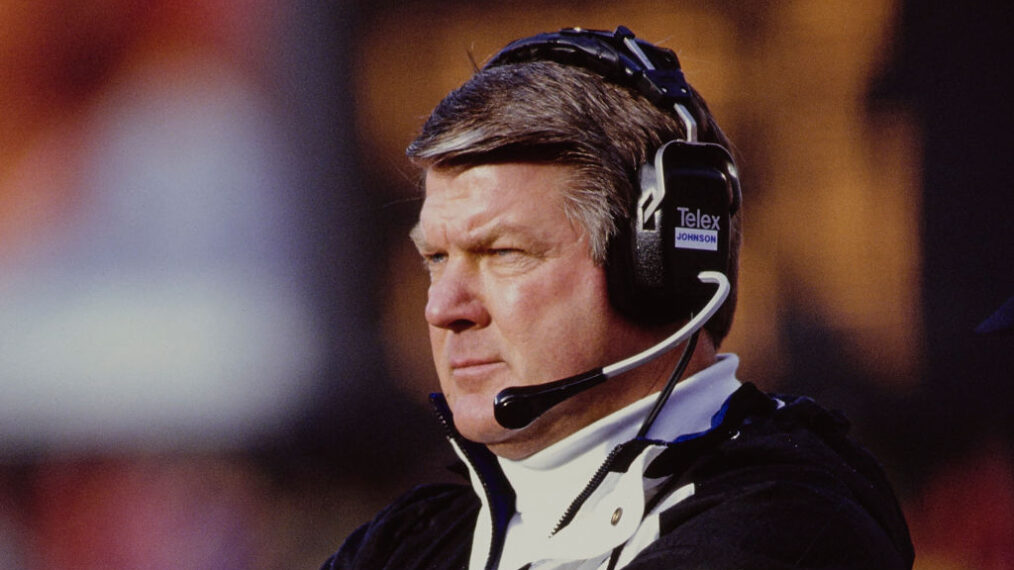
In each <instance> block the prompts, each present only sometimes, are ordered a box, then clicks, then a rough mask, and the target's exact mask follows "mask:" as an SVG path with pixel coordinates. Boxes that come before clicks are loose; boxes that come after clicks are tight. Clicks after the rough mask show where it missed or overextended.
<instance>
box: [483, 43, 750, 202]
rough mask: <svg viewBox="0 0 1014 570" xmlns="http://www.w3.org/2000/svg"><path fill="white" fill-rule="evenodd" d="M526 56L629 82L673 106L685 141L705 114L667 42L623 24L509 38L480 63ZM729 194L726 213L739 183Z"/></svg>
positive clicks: (694, 138) (691, 138) (499, 62)
mask: <svg viewBox="0 0 1014 570" xmlns="http://www.w3.org/2000/svg"><path fill="white" fill-rule="evenodd" d="M531 61H553V62H556V63H559V64H562V65H569V66H574V67H581V68H583V69H587V70H589V71H591V72H593V73H596V74H598V75H599V76H601V77H603V78H604V79H606V80H608V81H612V82H613V83H616V84H619V85H622V86H626V87H630V88H632V89H634V90H635V91H637V92H638V93H640V94H641V95H643V96H644V97H645V98H647V99H648V100H649V101H651V102H652V103H653V104H655V105H656V106H658V107H659V108H661V109H662V110H664V111H667V112H674V113H675V114H676V115H677V116H678V117H679V119H680V120H681V121H682V122H683V127H684V130H685V132H686V142H689V143H697V131H698V128H697V126H698V125H699V124H700V123H701V122H702V121H704V119H705V117H706V115H707V114H706V113H705V112H704V110H703V109H702V108H701V105H700V103H699V102H698V100H697V99H696V98H695V97H694V95H693V91H692V90H691V89H690V86H689V84H688V83H687V81H686V78H684V76H683V70H682V69H681V68H680V62H679V58H677V57H676V54H675V53H673V51H672V50H670V49H668V48H662V47H658V46H656V45H654V44H651V43H648V42H646V41H644V40H640V39H637V38H635V37H634V33H633V32H631V31H630V30H629V29H628V28H627V27H626V26H619V27H617V28H616V31H614V32H608V31H604V30H586V29H584V28H565V29H562V30H560V31H559V32H550V33H543V34H537V35H534V36H531V37H528V38H522V39H519V40H514V41H513V42H511V43H509V44H507V45H506V46H505V47H504V48H503V49H502V50H500V51H499V52H498V53H497V54H496V55H494V56H493V57H492V58H490V60H489V61H488V62H487V63H486V65H485V66H483V69H489V68H491V67H499V66H502V65H509V64H512V63H527V62H531ZM730 198H731V200H730V202H731V203H730V208H729V209H730V213H734V212H735V211H736V210H738V209H739V205H740V201H741V199H742V198H741V196H740V194H739V186H738V185H736V186H735V188H734V189H733V195H732V196H731V197H730Z"/></svg>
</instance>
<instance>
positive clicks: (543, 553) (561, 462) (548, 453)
mask: <svg viewBox="0 0 1014 570" xmlns="http://www.w3.org/2000/svg"><path fill="white" fill-rule="evenodd" d="M738 364H739V359H738V358H737V357H736V356H735V355H733V354H723V355H719V356H718V359H717V362H716V363H715V364H713V365H711V366H709V367H708V368H706V369H704V370H701V371H700V372H698V373H697V374H694V375H693V376H690V377H689V378H686V379H684V380H683V381H681V382H680V383H679V384H677V385H676V387H675V389H674V390H673V392H672V394H671V396H670V398H669V400H668V402H667V403H666V405H665V407H664V408H663V410H662V412H661V413H660V414H659V416H658V418H657V419H656V421H655V423H654V425H653V426H652V427H651V429H650V430H649V432H648V439H652V440H657V441H664V442H670V441H673V440H675V439H676V438H678V437H680V436H683V435H688V434H693V433H698V432H704V431H708V430H709V429H711V427H712V423H711V422H712V417H713V416H714V414H715V413H716V412H717V411H718V410H719V409H720V408H721V407H722V405H723V404H724V403H725V401H726V400H727V399H728V397H729V396H730V395H731V394H732V393H733V392H735V391H736V389H738V388H739V386H740V383H739V381H738V380H736V376H735V374H736V368H737V366H738ZM657 397H658V394H657V393H656V394H653V395H650V396H648V397H646V398H643V399H641V400H639V401H637V402H634V403H633V404H630V405H629V406H627V407H625V408H623V409H621V410H618V411H616V412H614V413H612V414H610V415H608V416H606V417H604V418H601V419H599V420H597V421H595V422H594V423H592V424H590V425H588V426H586V427H584V428H582V429H581V430H578V431H577V432H575V433H573V434H571V435H570V436H568V437H566V438H564V439H563V440H561V441H559V442H557V443H555V444H553V445H551V446H549V447H547V448H545V449H543V450H541V451H539V452H537V453H535V454H534V455H531V456H529V457H527V458H525V459H522V460H520V461H512V460H509V459H504V458H498V460H499V462H500V465H501V467H502V469H503V471H504V474H505V475H506V476H507V479H508V481H510V484H511V486H512V487H513V488H514V491H515V494H516V496H517V502H516V507H517V512H516V513H515V515H514V517H513V518H512V519H511V521H510V525H509V527H508V529H507V538H506V544H505V547H504V551H503V555H502V557H501V562H500V568H502V569H504V570H508V569H513V568H520V567H521V566H523V565H524V564H526V563H528V562H532V561H537V560H541V559H544V558H549V557H551V554H552V553H553V552H554V548H553V545H552V544H550V542H551V540H552V539H551V537H550V535H551V533H552V531H553V529H554V528H555V527H556V525H557V523H558V522H559V521H560V518H561V517H562V516H563V514H564V512H565V511H566V509H567V508H568V506H569V505H570V504H571V503H572V502H573V501H574V499H575V498H576V497H577V495H578V494H579V493H580V492H581V491H582V489H583V488H584V487H585V485H586V484H587V483H588V481H589V480H590V479H591V478H592V476H593V475H594V473H595V472H596V471H597V470H598V468H599V467H600V466H601V465H602V464H603V463H604V462H605V460H606V458H607V457H608V455H609V453H610V452H611V451H612V450H613V448H615V447H616V446H617V445H620V444H621V443H625V442H627V441H630V440H631V439H633V438H634V437H635V436H636V435H637V432H638V430H639V429H640V427H641V424H642V423H643V421H644V419H645V417H646V416H647V415H648V412H649V410H650V409H651V407H652V406H653V405H654V403H655V400H656V399H657ZM638 476H639V477H640V474H638ZM473 483H474V481H473ZM479 493H480V496H481V495H482V493H481V490H480V491H479ZM484 511H485V507H484ZM483 516H485V517H488V516H489V514H488V512H483V513H480V520H482V519H481V517H483ZM479 526H483V525H479ZM476 530H477V532H476V534H475V537H474V538H473V552H472V560H471V564H470V568H472V569H476V568H482V567H483V565H484V564H485V558H486V551H487V550H488V544H489V535H488V530H487V529H483V531H479V529H478V528H477V529H476ZM557 550H558V549H557Z"/></svg>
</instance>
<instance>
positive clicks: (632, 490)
mask: <svg viewBox="0 0 1014 570" xmlns="http://www.w3.org/2000/svg"><path fill="white" fill-rule="evenodd" d="M671 141H674V142H671ZM729 148H730V145H729V143H728V141H727V140H726V138H725V137H724V135H723V134H722V132H721V131H720V130H719V128H718V126H717V125H716V124H715V122H714V120H713V118H712V117H711V115H710V113H709V112H708V110H707V107H706V105H705V104H704V102H703V100H702V99H701V98H700V97H699V96H698V95H697V93H696V92H694V91H693V90H692V89H690V88H689V86H688V85H686V83H685V82H684V80H683V76H682V73H681V72H680V70H679V64H678V61H677V60H676V57H675V55H673V54H672V52H670V51H668V50H664V49H659V48H657V47H655V46H652V45H651V44H647V43H645V42H643V41H640V40H636V39H635V38H634V37H633V34H631V33H630V32H629V31H628V30H626V29H625V28H622V27H621V28H619V29H617V31H616V32H615V33H606V32H596V31H587V30H564V31H561V32H560V33H556V34H542V35H539V36H535V37H533V38H527V39H524V40H519V41H518V42H514V43H512V44H511V45H510V46H508V47H507V48H505V49H504V50H503V51H502V52H501V53H500V54H498V55H497V56H495V57H494V58H493V59H492V60H491V62H490V63H488V64H487V65H486V67H485V68H484V69H482V70H481V71H479V72H478V73H476V74H475V76H474V77H473V78H472V79H471V80H469V81H468V82H467V83H466V84H465V85H463V86H462V87H461V88H459V89H458V90H456V91H454V92H453V93H451V94H450V95H448V96H447V98H445V99H444V100H443V101H442V102H441V103H440V104H439V105H438V106H437V108H436V109H435V110H434V111H433V113H432V115H431V116H430V118H429V120H428V121H427V122H426V124H425V126H424V127H423V130H422V133H421V135H420V136H419V137H418V138H417V139H416V140H415V141H414V142H413V143H412V144H411V146H410V147H409V149H408V154H409V156H410V157H411V158H412V159H413V160H414V161H415V162H416V163H417V164H418V165H419V166H420V167H422V168H423V169H424V171H425V191H426V198H425V201H424V202H423V206H422V209H421V212H420V215H419V223H418V225H417V226H416V228H415V229H414V230H413V232H412V238H413V240H414V241H415V243H416V245H417V247H418V249H419V251H420V253H421V255H422V256H423V259H424V260H425V264H426V266H427V268H428V270H429V273H430V278H431V285H430V289H429V298H428V302H427V305H426V310H425V316H426V320H427V322H428V323H429V330H430V340H431V345H432V349H433V359H434V363H435V364H436V369H437V373H438V376H439V378H440V385H441V389H442V391H443V394H442V395H435V396H434V398H433V400H434V404H435V406H436V407H437V410H438V413H439V415H440V417H441V419H442V421H443V422H444V424H445V426H446V428H447V434H448V439H449V440H450V441H451V443H452V445H453V446H454V448H455V451H456V452H457V454H458V455H459V457H461V459H462V461H463V462H464V463H465V465H466V466H467V468H468V471H469V475H470V480H471V488H469V487H468V486H464V485H459V486H454V485H442V486H426V487H420V488H418V489H416V490H414V491H412V492H411V493H409V494H408V495H406V496H405V497H402V498H401V499H399V500H398V501H396V502H395V503H394V504H393V505H391V506H390V507H388V508H387V509H385V510H384V511H383V512H381V513H380V514H379V515H378V516H377V517H376V518H375V519H374V520H373V521H372V522H371V523H369V524H367V525H365V526H363V527H362V528H360V529H359V530H358V531H356V533H354V534H353V535H352V536H351V537H349V538H348V539H347V540H346V542H345V544H344V545H343V546H342V548H341V550H339V552H338V553H337V554H336V555H335V556H333V557H332V558H331V559H330V560H329V561H328V562H327V563H326V564H325V568H465V567H467V568H470V569H481V568H501V569H516V568H532V569H536V568H568V569H572V568H574V569H576V568H581V569H585V568H587V569H592V568H637V569H643V568H910V567H911V565H912V558H913V554H912V549H911V543H910V541H909V538H908V532H907V529H906V527H905V523H904V519H903V518H902V515H901V513H900V511H899V509H898V506H897V503H896V500H895V499H894V496H893V493H892V491H891V490H890V487H889V486H888V484H887V483H886V481H885V480H884V478H883V475H882V474H881V472H880V470H879V468H878V467H877V465H876V462H875V461H874V460H873V459H872V458H871V457H870V456H869V455H867V454H866V453H865V452H864V451H862V450H861V448H859V447H858V446H856V445H855V444H853V443H851V442H850V441H849V440H847V439H846V438H845V431H846V429H847V428H846V425H845V423H844V422H843V421H842V420H840V419H839V418H837V417H836V416H834V415H832V414H830V413H828V412H825V411H824V410H822V409H821V408H819V407H817V406H816V405H815V404H814V403H813V402H811V401H809V400H806V399H800V398H789V397H777V398H775V397H771V396H768V395H765V394H762V393H761V392H759V391H758V390H756V389H755V388H754V387H753V386H752V385H750V384H741V383H740V382H739V381H738V380H737V379H736V377H735V371H736V367H737V362H738V361H737V358H736V356H735V355H731V354H725V355H716V351H717V348H718V347H719V345H720V344H721V342H722V340H723V338H724V337H725V335H726V334H727V332H728V330H729V327H730V325H731V322H732V313H733V308H734V304H735V284H736V273H737V271H736V266H737V258H738V250H739V241H740V237H739V227H740V223H741V220H740V218H741V209H740V207H739V202H740V195H739V187H738V179H737V174H736V171H735V167H734V166H733V164H732V160H731V158H730V157H729V155H728V152H727V149H729ZM700 271H703V272H700ZM708 283H717V284H718V288H717V291H718V293H715V290H716V288H715V287H714V286H713V285H711V284H708ZM729 289H731V293H728V298H727V299H725V302H724V304H722V305H721V307H720V308H718V309H717V312H715V309H714V307H715V306H717V303H720V302H721V300H722V298H723V297H724V296H725V294H726V292H727V291H729ZM712 313H714V314H713V316H712ZM704 319H707V322H706V324H704V328H703V332H702V333H701V334H700V335H697V334H693V336H691V337H690V338H689V340H686V342H683V341H684V339H687V335H688V334H690V333H691V332H692V329H696V328H699V327H700V325H701V322H702V321H703V320H704ZM673 343H679V344H682V345H683V351H682V354H681V353H680V351H676V350H669V348H671V347H670V346H669V345H671V344H673ZM632 355H648V356H646V357H643V358H642V357H640V356H638V357H634V358H633V360H631V359H630V357H631V356H632ZM613 363H616V365H614V364H613ZM684 376H685V378H683V377H684ZM606 378H608V379H606ZM681 378H683V379H682V380H681ZM561 379H563V380H561ZM677 382H678V383H677ZM670 391H671V393H670ZM494 402H496V405H494Z"/></svg>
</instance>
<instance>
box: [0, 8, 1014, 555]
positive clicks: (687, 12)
mask: <svg viewBox="0 0 1014 570" xmlns="http://www.w3.org/2000/svg"><path fill="white" fill-rule="evenodd" d="M931 4H933V3H930V2H915V1H912V0H909V1H901V0H860V1H852V2H845V1H838V0H835V1H832V2H824V1H817V0H791V1H788V2H761V1H747V2H741V3H737V4H736V9H735V11H729V8H728V7H727V6H725V5H721V4H715V5H703V4H700V3H693V2H666V3H661V2H648V1H631V2H625V3H613V2H599V1H596V2H590V3H589V2H580V3H579V2H539V1H536V0H524V1H522V2H515V3H509V4H505V5H503V6H499V5H495V6H494V5H486V4H483V5H482V6H481V7H480V6H477V5H475V4H474V3H467V2H463V1H462V2H458V1H445V2H437V1H434V0H430V1H423V0H418V1H411V2H393V1H389V0H383V1H378V2H370V3H367V2H351V1H346V2H329V3H297V4H296V5H295V6H294V5H292V4H291V3H287V2H281V1H279V0H238V1H230V0H213V1H210V2H207V1H197V0H184V1H181V2H177V1H168V0H155V1H152V2H146V3H135V2H129V1H126V0H92V1H85V2H70V1H68V0H42V1H39V2H34V3H31V4H28V3H18V2H11V1H8V0H0V570H6V569H8V568H10V569H14V568H18V569H22V568H24V569H31V570H36V569H50V568H68V567H73V568H86V569H90V568H128V569H129V568H216V569H221V568H237V569H246V568H280V567H285V568H300V567H304V568H316V567H317V566H319V564H320V563H321V562H322V561H323V559H324V558H325V557H326V556H327V554H328V553H330V552H332V551H333V550H334V549H335V548H336V547H337V545H338V543H339V541H340V540H341V539H342V537H344V536H345V535H347V534H348V533H349V532H350V531H351V530H352V529H353V528H355V527H356V526H358V525H359V524H360V523H362V522H364V521H365V520H366V519H367V517H369V516H370V515H371V514H372V513H374V512H375V511H376V510H377V509H378V508H379V507H380V506H382V505H384V504H386V503H387V502H389V501H390V499H391V498H393V497H394V496H395V495H396V494H398V493H399V492H400V491H402V490H404V489H405V488H406V486H407V485H409V484H411V483H415V482H418V481H421V480H441V479H453V478H454V477H456V476H455V475H454V474H453V473H451V472H450V471H447V470H446V469H445V466H446V465H447V464H449V463H450V462H451V460H452V457H451V456H450V452H449V451H447V450H446V446H445V445H444V443H443V441H441V435H440V431H439V429H438V427H437V426H436V424H435V422H434V421H433V419H432V418H431V417H430V413H429V411H428V410H427V406H426V403H425V394H426V393H427V392H429V391H432V390H435V389H436V379H435V374H434V373H433V371H432V367H431V365H430V357H429V353H428V343H427V340H426V332H425V329H426V327H425V323H424V321H423V319H422V306H423V299H424V297H425V288H426V276H425V274H424V272H423V271H422V270H421V268H420V266H419V264H418V263H417V261H416V254H415V252H414V251H413V249H412V246H411V244H410V242H409V240H408V239H407V232H408V230H409V228H410V227H411V225H412V224H413V223H414V220H415V216H416V214H417V209H418V206H419V197H418V194H417V190H416V184H417V181H416V180H415V179H414V178H413V176H414V175H413V174H411V173H412V170H411V168H410V167H409V166H408V165H407V162H406V161H405V159H404V156H403V149H404V147H405V145H406V144H407V142H408V141H410V140H411V139H412V138H413V136H414V134H415V133H416V131H417V129H418V128H419V126H420V123H421V120H422V117H424V116H425V115H426V113H427V111H428V110H429V109H430V108H432V106H433V105H434V104H435V103H436V102H437V101H438V100H439V99H440V97H441V96H442V95H443V94H444V93H446V92H447V91H448V90H449V89H450V88H452V87H453V86H455V85H457V84H458V83H460V82H461V81H462V80H463V79H464V78H466V77H467V76H468V74H469V72H470V70H471V65H472V63H471V61H470V58H471V59H473V60H475V61H476V62H477V63H481V61H482V60H483V59H484V58H485V57H487V56H488V55H489V54H491V53H492V52H493V51H494V50H495V49H496V48H497V47H498V46H500V45H503V44H504V43H506V42H507V41H508V40H510V39H513V38H515V37H520V36H524V35H530V34H532V33H535V32H539V31H550V30H554V29H557V28H561V27H565V26H571V25H582V26H585V27H592V28H603V29H611V28H614V27H615V26H616V25H618V24H625V25H628V26H630V27H632V28H635V29H636V30H638V34H639V35H640V36H642V37H644V38H646V39H649V40H651V41H655V42H658V43H661V44H663V45H668V46H670V47H673V48H674V49H676V50H677V51H678V53H679V55H680V58H681V60H682V61H683V63H684V67H685V68H686V70H687V73H688V76H689V77H690V78H691V80H692V81H693V82H694V84H695V85H698V87H700V88H701V90H702V91H704V92H707V93H709V94H714V95H711V96H710V97H709V101H710V102H711V106H712V109H713V110H714V112H715V114H716V115H717V116H718V117H719V119H720V120H721V121H722V124H723V125H725V126H726V127H725V128H726V130H727V131H728V132H729V134H730V136H731V138H732V139H733V140H735V141H737V143H738V144H739V145H740V146H739V148H738V149H737V150H738V152H739V153H740V155H741V159H740V164H741V168H742V170H743V173H742V176H743V186H744V193H745V194H748V195H749V199H748V201H747V202H748V204H749V207H750V209H751V211H750V215H749V219H750V220H751V222H750V224H749V227H747V228H745V234H746V240H745V244H744V252H743V269H742V276H741V282H742V292H741V294H740V295H741V298H740V302H739V310H738V317H737V319H738V320H737V323H736V324H735V326H734V327H733V334H732V336H730V338H729V339H728V340H727V341H726V343H725V347H727V348H728V349H729V350H733V351H735V352H739V353H740V354H741V355H743V356H744V358H743V362H745V363H750V364H749V366H747V367H746V368H745V369H743V370H741V372H740V376H741V377H742V378H744V379H748V380H751V381H753V382H755V383H757V384H758V385H759V386H761V387H762V388H764V389H766V390H774V391H786V392H797V393H806V394H811V395H813V396H815V397H817V398H818V399H819V400H820V401H821V402H822V403H824V404H825V405H827V406H828V407H832V408H840V409H842V410H844V411H845V412H846V413H847V415H848V416H849V417H851V418H852V420H853V422H854V423H855V429H856V430H857V432H858V434H859V436H860V438H861V439H862V440H863V441H864V442H865V443H867V444H868V445H869V446H870V447H872V448H873V451H874V452H875V453H876V454H877V456H878V457H879V458H880V459H881V460H882V461H883V462H884V463H885V468H886V470H887V472H888V474H889V476H890V477H891V478H892V480H893V482H894V484H895V487H896V488H897V489H898V491H899V494H900V498H901V500H902V502H903V507H904V509H905V512H906V516H907V518H908V521H909V524H910V525H911V531H912V536H913V541H914V543H915V547H916V566H915V567H916V568H917V569H920V570H934V569H987V570H988V569H1001V568H1011V567H1014V540H1012V537H1014V452H1012V449H1014V446H1012V443H1014V422H1012V415H1011V414H1010V412H1009V411H1008V410H1007V405H1008V404H1007V402H1009V401H1010V399H1011V397H1012V396H1014V387H1012V385H1014V383H1012V382H1011V380H1012V379H1014V374H1012V370H1014V338H1012V336H1011V334H1010V333H1009V332H1008V333H1007V334H994V335H981V334H976V333H974V332H973V330H974V329H975V327H976V325H978V324H979V322H981V321H982V320H984V319H985V318H986V317H988V316H989V315H990V314H991V313H992V312H993V311H994V310H995V309H997V308H998V307H999V306H1000V305H1002V304H1003V303H1004V302H1005V300H1007V299H1008V298H1009V297H1010V296H1011V295H1014V264H1011V262H1010V260H1011V259H1012V257H1014V232H1012V231H1011V224H1010V220H1011V210H1012V206H1014V183H1012V182H1011V180H1014V172H1012V170H1014V167H1012V165H1011V163H1010V160H1009V158H1008V157H1009V156H1010V155H1011V150H1012V148H1011V146H1012V145H1011V142H1010V133H1011V132H1014V125H1012V124H1011V123H1012V121H1014V115H1012V114H1011V113H1010V112H1009V109H1008V108H1007V107H1006V106H1005V105H1004V101H1003V97H1004V94H1003V92H1002V89H999V88H998V86H1000V85H1005V84H1007V83H1009V79H1010V75H1011V74H1012V71H1011V69H1014V67H1012V66H1011V48H1012V41H1014V40H1012V39H1011V37H1010V35H1009V34H1008V33H1007V32H1008V31H1009V29H1010V26H1011V24H1014V9H1012V8H1011V7H1009V6H1004V5H1001V4H1000V3H997V4H996V5H995V6H992V5H990V6H985V7H982V8H981V9H977V10H975V11H972V10H970V9H966V8H963V7H961V6H957V5H947V6H936V5H932V6H931ZM723 8H724V10H723ZM815 379H819V383H815V382H818V380H815Z"/></svg>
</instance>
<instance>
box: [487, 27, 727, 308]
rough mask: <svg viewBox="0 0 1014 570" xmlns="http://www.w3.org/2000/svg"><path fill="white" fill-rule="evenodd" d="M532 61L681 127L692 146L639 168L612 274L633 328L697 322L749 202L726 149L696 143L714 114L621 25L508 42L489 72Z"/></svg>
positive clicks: (684, 144)
mask: <svg viewBox="0 0 1014 570" xmlns="http://www.w3.org/2000/svg"><path fill="white" fill-rule="evenodd" d="M533 61H553V62H556V63H560V64H563V65H569V66H575V67H580V68H584V69H587V70H589V71H591V72H594V73H596V74H598V75H600V76H601V77H603V78H604V79H606V80H608V81H611V82H613V83H616V84H618V85H621V86H625V87H628V88H631V89H633V90H634V91H636V92H637V93H640V94H641V95H643V96H644V97H645V98H647V99H648V100H649V101H651V102H652V103H654V104H655V105H657V106H658V107H659V108H661V109H663V110H664V111H667V112H671V113H675V115H676V116H677V117H678V118H679V120H680V121H681V122H682V124H683V126H684V132H685V133H686V139H685V140H673V141H669V142H667V143H665V144H664V145H662V146H661V147H660V148H659V149H658V150H657V151H656V152H655V155H654V160H651V161H649V162H648V163H646V164H644V165H643V166H641V167H640V169H639V171H638V173H637V180H636V182H637V183H638V184H637V186H638V187H639V190H635V196H634V198H636V203H633V204H631V205H630V206H631V207H630V208H629V210H628V211H629V212H631V215H630V216H629V217H628V220H627V224H626V226H625V227H623V226H621V227H620V228H619V232H618V234H617V235H616V236H615V237H614V238H613V239H612V240H611V242H610V244H609V250H608V254H607V260H606V274H607V279H608V283H609V294H610V300H611V302H612V303H613V305H614V306H615V307H616V308H617V309H618V310H620V311H621V312H622V313H624V314H625V315H626V316H628V317H630V318H632V319H633V320H635V321H636V322H641V323H647V324H659V323H668V322H674V321H677V320H685V319H688V318H690V317H691V316H692V315H693V314H694V313H695V312H698V311H699V310H700V307H701V306H702V305H703V304H704V303H705V302H706V301H707V299H708V298H710V296H711V293H712V288H711V287H708V286H706V285H703V284H702V283H701V282H700V281H699V280H698V274H699V273H700V272H701V271H717V272H721V273H723V274H728V270H729V242H730V239H731V228H730V221H731V218H732V215H733V214H735V212H736V211H737V210H738V209H739V207H740V202H741V201H742V197H741V192H740V187H739V175H738V172H737V169H736V165H735V162H734V161H733V159H732V156H731V155H730V154H729V152H728V151H727V150H726V149H725V148H723V147H722V146H721V145H718V144H714V143H705V142H699V141H698V128H699V125H702V124H704V125H707V122H706V117H707V113H706V111H705V110H704V109H703V108H702V107H701V104H700V103H699V99H697V98H696V97H695V96H694V93H693V91H692V90H691V88H690V86H689V85H688V84H687V82H686V79H685V78H684V76H683V71H682V69H681V68H680V63H679V59H678V58H677V57H676V54H674V53H673V52H672V51H671V50H668V49H665V48H660V47H657V46H654V45H652V44H650V43H648V42H645V41H643V40H640V39H637V38H635V37H634V34H633V33H632V32H631V31H630V30H629V29H627V28H626V27H624V26H620V27H618V28H617V29H616V31H614V32H606V31H601V30H587V29H582V28H567V29H563V30H560V31H559V32H554V33H546V34H539V35H536V36H532V37H529V38H524V39H520V40H516V41H514V42H511V43H510V44H508V45H507V46H506V47H504V48H503V49H502V50H501V51H500V52H499V53H497V54H496V55H494V56H493V57H492V58H491V59H490V60H489V62H488V63H487V64H486V65H485V66H484V69H489V68H492V67H498V66H502V65H508V64H515V63H527V62H533Z"/></svg>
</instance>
